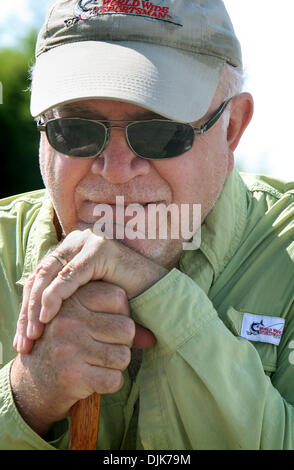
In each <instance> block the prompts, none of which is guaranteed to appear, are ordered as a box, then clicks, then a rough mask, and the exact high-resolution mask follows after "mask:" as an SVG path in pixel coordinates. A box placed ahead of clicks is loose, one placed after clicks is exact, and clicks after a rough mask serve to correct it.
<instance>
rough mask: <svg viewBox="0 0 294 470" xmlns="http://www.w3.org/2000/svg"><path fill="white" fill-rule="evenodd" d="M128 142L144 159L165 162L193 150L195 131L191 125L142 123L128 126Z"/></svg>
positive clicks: (166, 122) (160, 122)
mask: <svg viewBox="0 0 294 470" xmlns="http://www.w3.org/2000/svg"><path fill="white" fill-rule="evenodd" d="M128 140H129V144H130V146H131V147H132V149H133V151H134V152H135V153H136V154H137V155H139V156H140V157H142V158H146V159H150V160H163V159H165V158H173V157H178V156H179V155H182V154H183V153H185V152H187V151H188V150H190V149H191V148H192V145H193V141H194V130H193V128H192V127H191V126H190V125H189V124H182V123H179V122H171V121H149V122H148V121H146V122H144V121H142V122H136V123H134V124H130V125H129V126H128Z"/></svg>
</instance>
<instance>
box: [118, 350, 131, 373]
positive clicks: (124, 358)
mask: <svg viewBox="0 0 294 470" xmlns="http://www.w3.org/2000/svg"><path fill="white" fill-rule="evenodd" d="M130 361H131V350H130V348H128V347H127V346H121V347H120V363H121V366H120V369H121V370H125V369H126V368H127V367H128V365H129V363H130Z"/></svg>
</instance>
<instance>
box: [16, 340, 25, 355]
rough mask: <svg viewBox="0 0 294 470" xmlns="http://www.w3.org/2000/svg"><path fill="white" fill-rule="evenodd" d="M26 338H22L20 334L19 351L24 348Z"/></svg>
mask: <svg viewBox="0 0 294 470" xmlns="http://www.w3.org/2000/svg"><path fill="white" fill-rule="evenodd" d="M24 343H25V342H24V338H22V337H21V336H19V338H18V340H17V348H16V349H17V351H18V352H20V353H21V352H22V351H23V350H24Z"/></svg>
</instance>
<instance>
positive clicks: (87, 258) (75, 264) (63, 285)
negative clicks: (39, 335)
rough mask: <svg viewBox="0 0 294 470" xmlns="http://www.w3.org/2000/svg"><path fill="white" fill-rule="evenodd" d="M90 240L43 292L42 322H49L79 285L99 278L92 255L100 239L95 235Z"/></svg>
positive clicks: (95, 251)
mask: <svg viewBox="0 0 294 470" xmlns="http://www.w3.org/2000/svg"><path fill="white" fill-rule="evenodd" d="M92 240H94V242H93V241H91V240H90V242H89V243H87V246H84V247H83V248H82V249H81V251H80V252H79V253H77V254H76V256H74V258H73V259H72V260H71V261H69V263H68V264H67V265H66V266H65V267H64V268H63V269H62V270H61V271H60V272H59V273H58V275H57V277H56V278H55V279H54V280H53V281H52V282H51V284H50V285H49V286H48V287H47V288H46V289H45V291H44V292H43V295H42V309H41V313H40V321H41V322H42V323H49V322H50V321H51V320H52V319H53V318H54V317H55V315H56V314H57V312H58V311H59V309H60V308H61V305H62V302H63V301H64V300H66V299H68V298H69V297H71V296H72V295H73V294H74V293H75V292H76V291H77V290H78V288H79V287H81V286H83V285H85V284H87V283H88V282H89V281H92V280H98V279H100V277H99V274H98V273H97V270H96V258H95V256H94V255H95V253H96V254H97V244H99V242H100V239H99V237H96V236H95V237H94V239H92ZM101 242H102V239H101ZM62 253H63V252H62ZM101 264H103V262H101Z"/></svg>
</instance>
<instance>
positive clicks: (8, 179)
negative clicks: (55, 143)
mask: <svg viewBox="0 0 294 470" xmlns="http://www.w3.org/2000/svg"><path fill="white" fill-rule="evenodd" d="M35 41H36V32H35V31H30V32H29V33H28V34H27V35H26V37H24V38H22V39H20V40H19V42H18V44H17V47H14V48H4V49H0V82H1V83H2V94H3V104H1V105H0V135H1V154H2V158H1V160H2V162H1V163H2V165H1V167H2V168H1V170H2V178H1V182H2V184H1V186H0V198H3V197H6V196H10V195H12V194H20V193H23V192H27V191H31V190H34V189H40V188H42V187H43V186H44V185H43V182H42V179H41V176H40V170H39V159H38V145H39V138H40V136H39V132H38V131H37V130H36V125H35V122H34V120H33V118H32V116H31V114H30V92H29V88H30V68H31V66H32V65H33V63H34V47H35Z"/></svg>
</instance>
